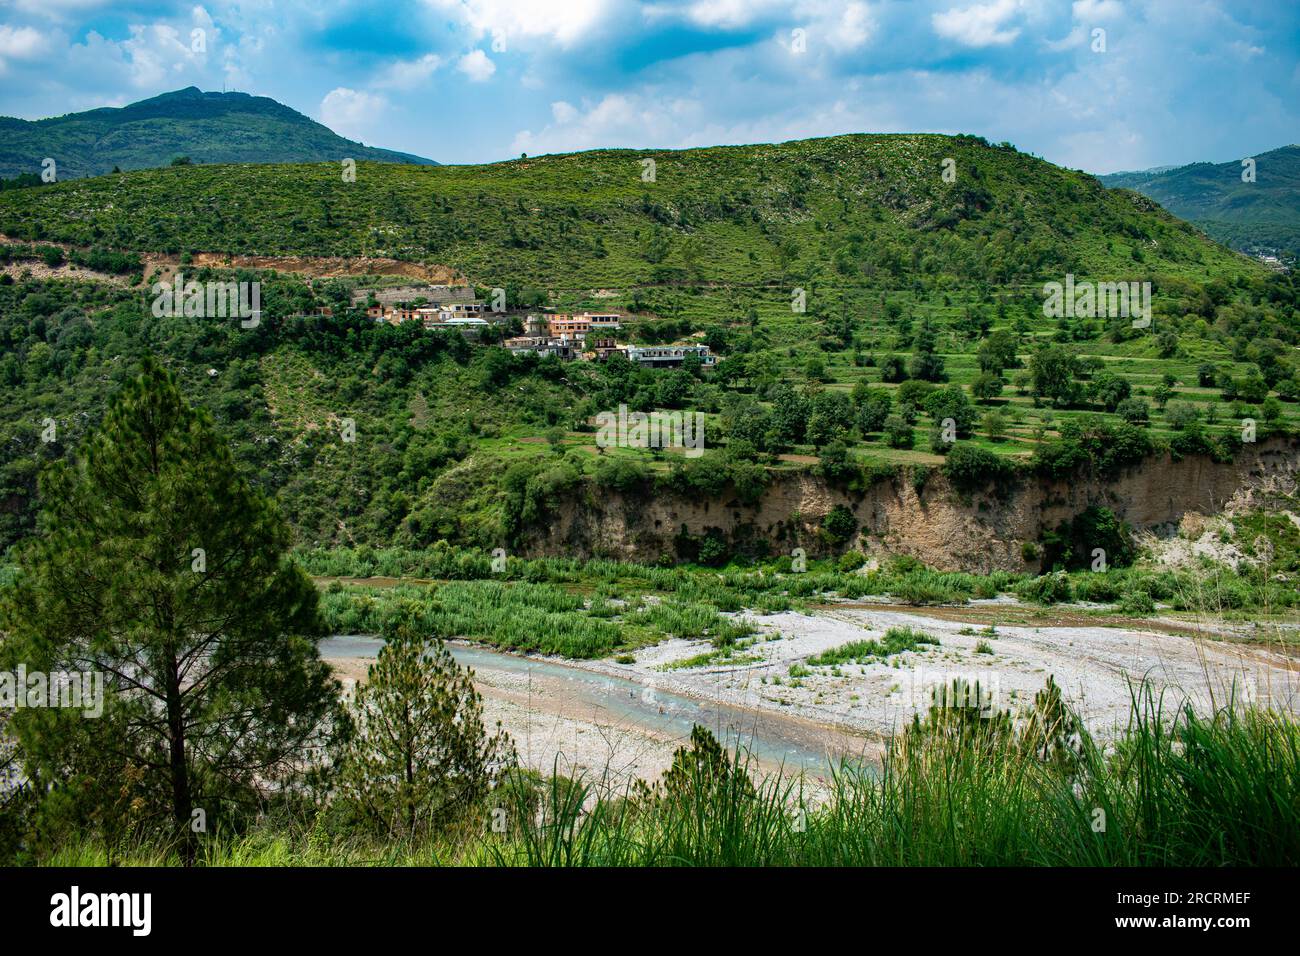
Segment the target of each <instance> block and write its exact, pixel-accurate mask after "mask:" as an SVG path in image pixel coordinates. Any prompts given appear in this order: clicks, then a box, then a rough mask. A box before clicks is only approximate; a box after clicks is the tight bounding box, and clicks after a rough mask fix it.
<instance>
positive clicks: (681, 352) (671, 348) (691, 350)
mask: <svg viewBox="0 0 1300 956" xmlns="http://www.w3.org/2000/svg"><path fill="white" fill-rule="evenodd" d="M688 355H694V356H698V357H699V360H700V364H701V365H716V364H717V361H718V359H717V356H715V355H714V354H713V352H712V351H711V350H710V349H709V347H708V346H707V345H629V346H628V347H627V358H628V361H629V362H636V363H637V364H639V365H647V366H649V367H650V368H678V367H679V366H680V365H681V364H682V362H684V361H685V360H686V357H687V356H688Z"/></svg>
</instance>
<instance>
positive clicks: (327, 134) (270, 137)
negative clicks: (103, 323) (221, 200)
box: [0, 86, 435, 179]
mask: <svg viewBox="0 0 1300 956" xmlns="http://www.w3.org/2000/svg"><path fill="white" fill-rule="evenodd" d="M47 156H48V157H51V158H53V159H54V160H55V162H56V163H57V169H58V176H59V178H60V179H73V178H80V177H84V176H97V175H100V174H102V173H107V172H110V171H111V170H112V169H113V168H114V167H116V168H118V169H146V168H150V167H155V166H165V165H167V164H168V163H170V162H171V161H172V160H173V159H176V158H178V157H186V156H187V157H189V158H190V160H192V161H193V162H195V163H301V162H318V161H323V160H331V159H332V160H340V159H347V158H352V159H356V160H373V161H376V162H386V163H414V164H419V165H435V164H434V163H433V161H432V160H429V159H423V158H421V157H419V156H412V155H409V154H407V153H396V152H392V151H390V150H386V149H376V148H375V147H372V146H363V145H361V144H360V143H354V142H352V141H351V140H348V139H344V138H343V137H342V136H339V135H337V134H336V133H334V132H331V131H330V130H329V129H327V128H326V127H324V126H322V125H321V124H320V123H317V122H316V121H315V120H311V119H308V118H307V117H306V116H303V115H302V114H301V113H299V112H297V111H295V110H292V109H290V108H289V107H287V106H284V105H283V104H281V103H277V102H276V101H275V100H272V99H269V98H267V97H265V96H250V95H248V94H247V93H204V92H202V91H201V90H199V89H198V88H196V87H193V86H191V87H188V88H187V89H183V90H176V91H175V92H172V93H163V94H162V95H160V96H155V97H152V98H150V99H147V100H141V101H140V102H138V103H132V104H131V105H130V106H123V107H120V108H111V107H105V108H103V109H96V110H89V111H87V112H85V113H68V114H66V115H64V116H56V117H52V118H50V119H42V120H35V121H31V120H22V119H15V118H13V117H8V116H5V117H0V176H17V175H21V174H23V173H39V172H40V171H41V168H42V167H41V163H42V161H43V160H44V159H45V157H47Z"/></svg>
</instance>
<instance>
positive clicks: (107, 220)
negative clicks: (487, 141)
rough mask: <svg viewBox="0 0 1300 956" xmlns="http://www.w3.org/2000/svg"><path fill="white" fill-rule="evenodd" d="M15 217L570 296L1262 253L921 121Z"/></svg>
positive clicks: (35, 235) (1187, 271) (1131, 265)
mask: <svg viewBox="0 0 1300 956" xmlns="http://www.w3.org/2000/svg"><path fill="white" fill-rule="evenodd" d="M646 160H653V161H654V162H655V164H656V165H655V169H654V173H655V175H654V177H653V179H654V181H653V182H647V181H645V180H643V178H642V176H643V173H644V172H645V170H646V169H648V168H649V167H647V166H645V165H644V162H645V161H646ZM947 160H951V162H952V163H953V168H954V169H955V170H956V181H955V182H952V183H949V182H946V181H945V180H944V178H943V175H942V173H943V170H944V168H945V166H944V163H945V161H947ZM0 232H3V233H4V234H6V235H10V236H15V237H21V238H30V239H56V240H61V241H65V242H69V243H72V244H74V245H83V246H88V245H92V244H96V243H99V242H104V243H107V244H109V245H113V246H115V247H118V248H123V249H129V250H133V251H150V250H153V251H207V252H233V253H256V254H262V255H313V256H357V255H366V256H387V257H392V258H398V259H415V260H421V261H429V262H437V263H440V264H443V265H447V266H452V267H454V268H456V269H458V270H459V271H460V272H462V273H463V274H464V275H466V276H468V277H470V278H471V279H473V280H474V281H476V282H478V283H480V284H482V285H486V286H489V287H491V286H502V287H507V286H510V285H512V284H514V285H532V286H536V287H538V288H544V289H550V290H554V291H556V292H557V293H558V294H561V295H564V294H567V293H568V292H570V291H577V290H582V289H591V288H602V287H604V286H612V287H619V288H629V287H633V286H636V287H640V288H642V289H649V288H652V287H653V288H657V289H670V288H673V287H674V286H684V285H686V284H688V283H697V282H698V283H702V284H704V285H708V286H716V285H719V284H734V285H738V286H746V287H765V288H768V289H770V290H771V292H770V293H769V294H768V295H769V297H771V296H775V297H784V298H785V299H787V300H788V298H789V291H788V290H789V287H790V286H791V285H793V284H794V278H795V277H798V280H799V283H800V284H802V286H803V287H804V288H809V287H810V285H820V286H825V287H827V288H835V289H837V290H838V289H840V288H847V289H850V290H853V289H859V288H869V287H876V288H900V287H903V286H911V285H922V286H926V287H931V288H934V287H942V286H944V285H946V284H951V283H959V284H964V285H966V286H968V287H974V286H976V285H980V284H982V285H988V284H991V285H1017V284H1025V283H1034V282H1038V283H1040V284H1041V282H1043V281H1044V280H1050V279H1056V280H1060V279H1061V278H1062V277H1063V276H1064V275H1065V274H1066V273H1067V272H1072V273H1074V274H1076V275H1098V276H1105V277H1108V278H1115V279H1121V278H1140V277H1141V276H1142V275H1146V274H1148V273H1153V272H1159V273H1162V274H1167V275H1187V276H1188V277H1192V278H1197V279H1200V280H1204V278H1205V277H1206V276H1207V274H1209V273H1213V272H1215V271H1217V270H1219V269H1227V270H1230V271H1242V269H1243V268H1244V267H1245V265H1246V264H1245V263H1244V262H1243V263H1240V264H1237V263H1234V262H1233V260H1234V259H1236V258H1237V257H1235V256H1233V255H1232V254H1231V253H1229V252H1228V251H1227V250H1225V249H1223V248H1221V247H1219V246H1215V245H1213V244H1211V243H1208V242H1206V241H1204V239H1203V238H1202V237H1201V236H1200V235H1199V234H1197V232H1196V231H1195V230H1194V229H1192V228H1191V227H1190V226H1188V225H1187V224H1186V223H1185V222H1182V221H1180V220H1178V219H1175V218H1174V217H1173V216H1170V215H1169V214H1167V213H1165V212H1164V211H1163V210H1161V209H1159V207H1157V206H1156V205H1155V204H1154V203H1152V202H1150V201H1149V200H1147V199H1145V198H1143V197H1140V196H1133V195H1127V196H1126V195H1125V194H1123V193H1119V192H1116V191H1113V190H1107V189H1105V188H1104V187H1103V186H1102V185H1101V184H1100V183H1099V182H1098V181H1097V179H1095V178H1094V177H1092V176H1089V175H1087V174H1083V173H1078V172H1074V171H1071V170H1066V169H1062V168H1060V167H1057V166H1053V165H1052V164H1050V163H1047V162H1044V161H1042V160H1039V159H1036V158H1034V157H1032V156H1029V155H1026V154H1024V153H1020V152H1017V151H1016V150H1015V149H1013V148H1011V147H1010V146H992V145H990V144H988V143H987V142H985V141H984V140H983V139H980V138H978V137H972V136H957V137H951V136H940V135H910V134H897V135H850V136H836V137H828V138H823V139H812V140H799V141H794V142H788V143H781V144H775V145H755V146H720V147H709V148H702V149H688V150H680V151H669V150H659V151H654V150H649V151H639V150H637V151H634V150H593V151H590V152H584V153H569V154H561V155H549V156H537V157H527V158H522V159H515V160H510V161H506V162H500V163H493V164H488V165H481V166H437V167H423V166H410V165H367V166H365V167H364V169H359V170H358V174H357V178H356V182H353V183H343V182H341V181H340V177H339V172H338V167H337V165H335V164H324V163H320V164H312V165H294V166H280V165H253V166H222V167H218V166H207V165H205V166H196V167H192V168H165V169H156V170H149V171H142V172H138V173H133V174H131V175H128V176H125V177H100V178H96V179H87V180H77V181H73V182H66V183H59V184H56V185H53V186H49V187H44V188H41V189H23V190H11V191H8V192H6V193H3V194H0ZM809 291H810V293H812V294H811V295H810V301H811V302H813V303H814V308H815V307H817V305H818V304H819V303H820V305H821V306H823V307H824V306H825V304H826V300H825V299H822V298H819V296H818V295H816V294H815V292H814V290H812V289H811V288H809ZM837 295H838V292H837ZM720 298H722V297H720V296H718V295H716V294H715V293H712V292H710V293H707V294H706V295H705V296H703V300H704V301H709V300H717V299H720ZM837 303H838V300H837ZM787 311H788V310H787Z"/></svg>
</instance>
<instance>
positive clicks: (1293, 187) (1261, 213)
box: [1097, 145, 1300, 260]
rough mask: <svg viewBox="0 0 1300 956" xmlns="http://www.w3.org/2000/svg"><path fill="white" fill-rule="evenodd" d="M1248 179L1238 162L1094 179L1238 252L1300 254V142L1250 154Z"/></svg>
mask: <svg viewBox="0 0 1300 956" xmlns="http://www.w3.org/2000/svg"><path fill="white" fill-rule="evenodd" d="M1250 158H1252V159H1254V161H1255V169H1254V171H1255V178H1254V181H1253V182H1244V181H1243V180H1242V172H1243V166H1242V161H1241V160H1233V161H1231V162H1227V163H1192V164H1190V165H1187V166H1172V167H1171V166H1162V167H1157V168H1155V169H1148V170H1143V171H1140V172H1127V173H1111V174H1110V175H1108V176H1099V177H1097V178H1098V179H1100V180H1101V181H1102V182H1103V183H1105V184H1106V185H1107V186H1109V187H1111V188H1123V189H1132V190H1134V191H1135V192H1139V193H1142V194H1143V195H1144V196H1149V197H1150V198H1152V199H1154V200H1156V201H1157V202H1158V203H1160V204H1161V205H1162V206H1164V207H1165V208H1166V209H1168V210H1169V211H1170V212H1171V213H1173V214H1174V215H1175V216H1179V217H1180V218H1183V219H1186V220H1188V221H1189V222H1192V223H1195V224H1196V225H1197V226H1199V227H1201V228H1202V229H1203V230H1205V232H1206V233H1207V234H1208V235H1209V236H1210V237H1211V238H1213V239H1216V240H1218V241H1219V242H1222V243H1224V244H1225V245H1228V246H1231V247H1232V248H1234V249H1237V250H1239V251H1241V252H1248V253H1252V254H1255V255H1260V254H1265V253H1272V254H1275V255H1280V256H1282V257H1283V258H1289V259H1292V260H1294V259H1297V258H1300V146H1294V145H1293V146H1283V147H1281V148H1280V149H1274V150H1270V151H1269V152H1267V153H1260V154H1258V155H1256V156H1253V157H1250Z"/></svg>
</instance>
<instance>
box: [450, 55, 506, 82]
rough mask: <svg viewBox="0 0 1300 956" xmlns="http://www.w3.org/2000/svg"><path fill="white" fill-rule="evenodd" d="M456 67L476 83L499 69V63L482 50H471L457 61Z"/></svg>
mask: <svg viewBox="0 0 1300 956" xmlns="http://www.w3.org/2000/svg"><path fill="white" fill-rule="evenodd" d="M456 69H458V70H460V71H461V72H462V73H464V74H465V75H466V76H468V77H469V78H470V79H471V80H473V81H474V82H475V83H482V82H483V81H484V80H486V79H487V78H488V77H490V76H491V75H492V74H493V73H495V72H496V71H497V65H496V64H495V63H493V62H492V60H491V59H490V58H489V57H488V55H487V54H486V53H484V52H483V51H482V50H470V52H468V53H466V54H465V55H464V56H462V57H461V58H460V60H459V62H457V64H456Z"/></svg>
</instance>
